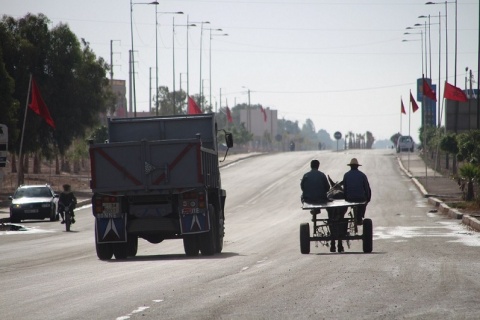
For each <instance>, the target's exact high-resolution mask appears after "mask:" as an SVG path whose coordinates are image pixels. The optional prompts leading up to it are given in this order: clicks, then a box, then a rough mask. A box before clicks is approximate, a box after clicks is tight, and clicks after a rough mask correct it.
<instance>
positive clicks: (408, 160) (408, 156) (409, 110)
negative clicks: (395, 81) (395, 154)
mask: <svg viewBox="0 0 480 320" xmlns="http://www.w3.org/2000/svg"><path fill="white" fill-rule="evenodd" d="M411 97H412V90H410V96H409V97H408V100H409V101H410V105H409V107H408V136H409V137H411V134H410V114H411V112H412V99H411ZM400 154H402V150H400ZM407 170H408V171H410V152H408V155H407Z"/></svg>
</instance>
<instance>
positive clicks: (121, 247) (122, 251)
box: [113, 242, 128, 260]
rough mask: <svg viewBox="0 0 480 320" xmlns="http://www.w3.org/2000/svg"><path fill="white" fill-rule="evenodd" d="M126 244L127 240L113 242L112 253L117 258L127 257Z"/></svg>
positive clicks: (123, 258)
mask: <svg viewBox="0 0 480 320" xmlns="http://www.w3.org/2000/svg"><path fill="white" fill-rule="evenodd" d="M127 252H128V246H127V242H120V243H114V244H113V255H114V256H115V259H117V260H125V259H127V256H128V254H127Z"/></svg>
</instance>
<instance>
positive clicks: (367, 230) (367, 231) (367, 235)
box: [362, 219, 373, 253]
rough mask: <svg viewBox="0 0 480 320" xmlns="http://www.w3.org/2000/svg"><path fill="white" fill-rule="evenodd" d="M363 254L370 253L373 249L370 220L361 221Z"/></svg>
mask: <svg viewBox="0 0 480 320" xmlns="http://www.w3.org/2000/svg"><path fill="white" fill-rule="evenodd" d="M362 237H363V252H365V253H370V252H372V247H373V225H372V219H364V220H363V235H362Z"/></svg>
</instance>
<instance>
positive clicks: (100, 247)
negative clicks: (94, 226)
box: [95, 232, 113, 260]
mask: <svg viewBox="0 0 480 320" xmlns="http://www.w3.org/2000/svg"><path fill="white" fill-rule="evenodd" d="M95 249H96V250H97V257H98V259H100V260H110V259H112V256H113V246H112V244H111V243H100V244H99V243H97V233H96V232H95Z"/></svg>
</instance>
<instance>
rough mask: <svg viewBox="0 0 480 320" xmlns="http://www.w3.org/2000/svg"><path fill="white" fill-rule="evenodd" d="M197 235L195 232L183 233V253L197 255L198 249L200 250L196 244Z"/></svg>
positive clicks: (190, 255)
mask: <svg viewBox="0 0 480 320" xmlns="http://www.w3.org/2000/svg"><path fill="white" fill-rule="evenodd" d="M198 240H199V239H198V236H197V235H196V234H191V235H185V236H184V237H183V249H184V250H185V254H186V255H187V256H189V257H196V256H198V250H200V248H199V245H198Z"/></svg>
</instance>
